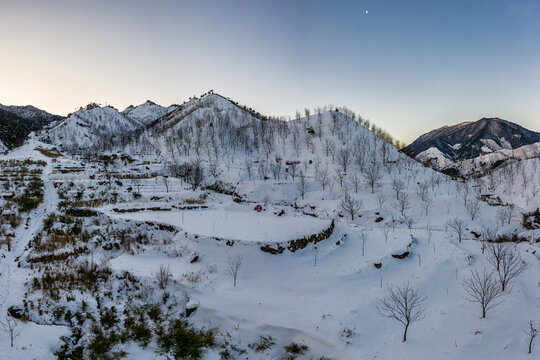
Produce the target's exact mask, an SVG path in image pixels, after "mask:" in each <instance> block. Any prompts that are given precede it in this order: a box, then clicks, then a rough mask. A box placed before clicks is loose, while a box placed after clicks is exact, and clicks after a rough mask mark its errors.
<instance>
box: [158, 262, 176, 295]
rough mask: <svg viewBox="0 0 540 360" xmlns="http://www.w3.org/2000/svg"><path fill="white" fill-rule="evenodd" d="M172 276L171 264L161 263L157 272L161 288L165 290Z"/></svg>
mask: <svg viewBox="0 0 540 360" xmlns="http://www.w3.org/2000/svg"><path fill="white" fill-rule="evenodd" d="M171 278H172V273H171V269H170V268H169V265H160V266H159V269H158V271H157V273H156V279H157V281H158V285H159V288H160V289H162V290H164V289H165V288H166V287H167V284H168V283H169V280H170V279H171Z"/></svg>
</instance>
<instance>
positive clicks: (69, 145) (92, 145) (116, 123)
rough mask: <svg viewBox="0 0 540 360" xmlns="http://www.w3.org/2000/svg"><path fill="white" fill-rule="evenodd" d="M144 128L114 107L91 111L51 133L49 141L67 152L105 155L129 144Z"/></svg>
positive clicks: (77, 114)
mask: <svg viewBox="0 0 540 360" xmlns="http://www.w3.org/2000/svg"><path fill="white" fill-rule="evenodd" d="M142 126H143V124H141V123H140V122H139V121H138V120H135V119H132V118H130V117H128V116H126V115H124V114H122V113H120V112H118V110H116V109H115V108H113V107H109V106H105V107H99V106H97V107H89V108H88V109H82V110H78V111H76V112H74V113H73V114H71V115H70V116H69V117H68V118H66V119H65V120H63V121H62V122H60V123H58V124H57V125H56V126H54V127H53V128H52V129H50V130H49V131H48V140H49V141H50V142H52V144H54V145H56V146H59V147H61V148H62V149H63V150H66V151H85V150H88V151H101V150H107V149H111V147H112V146H121V145H122V144H125V143H127V142H129V140H130V138H131V137H132V136H133V133H134V131H136V130H137V129H140V128H141V127H142Z"/></svg>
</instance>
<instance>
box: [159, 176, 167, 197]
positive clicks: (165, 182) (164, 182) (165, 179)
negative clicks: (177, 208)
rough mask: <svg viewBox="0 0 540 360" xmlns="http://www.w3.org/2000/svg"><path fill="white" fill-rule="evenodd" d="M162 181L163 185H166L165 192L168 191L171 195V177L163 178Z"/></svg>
mask: <svg viewBox="0 0 540 360" xmlns="http://www.w3.org/2000/svg"><path fill="white" fill-rule="evenodd" d="M161 179H162V181H163V185H165V190H166V191H167V193H169V177H168V176H162V177H161Z"/></svg>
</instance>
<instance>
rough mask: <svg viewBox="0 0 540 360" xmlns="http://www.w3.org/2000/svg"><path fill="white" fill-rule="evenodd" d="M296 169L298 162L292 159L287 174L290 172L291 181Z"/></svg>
mask: <svg viewBox="0 0 540 360" xmlns="http://www.w3.org/2000/svg"><path fill="white" fill-rule="evenodd" d="M297 169H298V163H297V162H296V161H293V162H291V163H290V164H289V174H291V176H292V179H293V181H294V178H295V177H296V170H297Z"/></svg>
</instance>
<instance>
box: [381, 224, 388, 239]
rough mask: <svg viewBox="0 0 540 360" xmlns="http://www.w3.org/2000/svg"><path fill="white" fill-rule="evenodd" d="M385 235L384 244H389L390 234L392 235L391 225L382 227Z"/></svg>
mask: <svg viewBox="0 0 540 360" xmlns="http://www.w3.org/2000/svg"><path fill="white" fill-rule="evenodd" d="M380 229H381V231H382V233H383V235H384V242H385V243H387V242H388V234H390V225H388V223H386V224H384V225H382V226H381V227H380Z"/></svg>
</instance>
